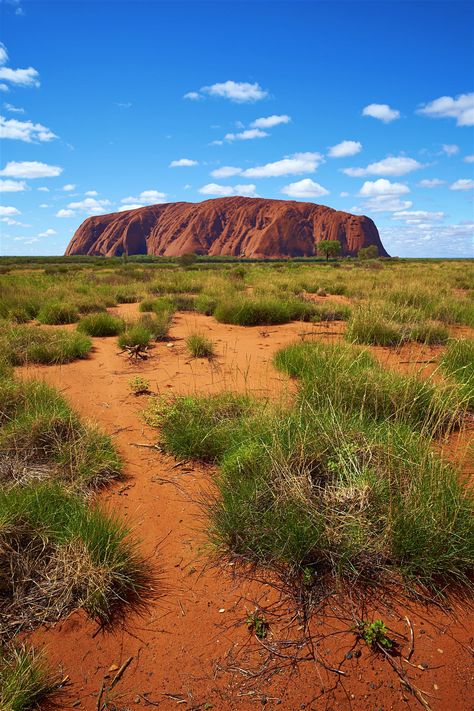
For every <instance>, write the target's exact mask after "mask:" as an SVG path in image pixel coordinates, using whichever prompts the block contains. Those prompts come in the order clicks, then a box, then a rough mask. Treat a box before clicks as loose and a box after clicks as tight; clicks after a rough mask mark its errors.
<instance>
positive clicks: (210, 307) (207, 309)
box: [195, 294, 218, 316]
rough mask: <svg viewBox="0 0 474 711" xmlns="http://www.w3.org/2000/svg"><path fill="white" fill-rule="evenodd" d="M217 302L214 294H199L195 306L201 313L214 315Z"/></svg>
mask: <svg viewBox="0 0 474 711" xmlns="http://www.w3.org/2000/svg"><path fill="white" fill-rule="evenodd" d="M217 304H218V300H217V299H216V298H215V297H214V296H211V295H209V294H199V296H198V297H197V299H196V303H195V307H196V311H199V313H201V314H205V316H212V315H213V313H214V311H215V309H216V306H217Z"/></svg>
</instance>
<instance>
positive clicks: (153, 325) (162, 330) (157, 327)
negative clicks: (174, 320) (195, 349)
mask: <svg viewBox="0 0 474 711" xmlns="http://www.w3.org/2000/svg"><path fill="white" fill-rule="evenodd" d="M171 313H172V312H170V311H164V310H163V311H156V312H155V315H154V316H151V315H149V314H145V315H144V316H142V317H141V318H140V319H139V321H138V322H137V326H141V327H143V328H146V329H147V330H148V331H149V332H150V338H152V339H153V340H155V341H166V339H167V338H168V332H169V329H170V326H171Z"/></svg>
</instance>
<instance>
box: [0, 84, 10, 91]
mask: <svg viewBox="0 0 474 711" xmlns="http://www.w3.org/2000/svg"><path fill="white" fill-rule="evenodd" d="M0 91H10V89H9V88H8V86H7V85H6V84H0Z"/></svg>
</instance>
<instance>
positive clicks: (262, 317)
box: [214, 297, 315, 326]
mask: <svg viewBox="0 0 474 711" xmlns="http://www.w3.org/2000/svg"><path fill="white" fill-rule="evenodd" d="M314 313H315V307H314V305H313V304H311V303H309V302H308V301H303V300H302V299H291V300H286V301H282V300H280V299H276V298H271V297H266V298H265V297H260V298H249V297H240V298H236V299H233V300H232V301H230V300H229V301H222V302H219V303H218V304H217V306H216V308H215V310H214V317H215V318H216V320H217V321H220V322H221V323H231V324H236V325H239V326H271V325H276V324H282V323H288V322H289V321H294V320H297V319H300V320H302V321H308V320H309V319H310V318H311V317H312V316H313V314H314Z"/></svg>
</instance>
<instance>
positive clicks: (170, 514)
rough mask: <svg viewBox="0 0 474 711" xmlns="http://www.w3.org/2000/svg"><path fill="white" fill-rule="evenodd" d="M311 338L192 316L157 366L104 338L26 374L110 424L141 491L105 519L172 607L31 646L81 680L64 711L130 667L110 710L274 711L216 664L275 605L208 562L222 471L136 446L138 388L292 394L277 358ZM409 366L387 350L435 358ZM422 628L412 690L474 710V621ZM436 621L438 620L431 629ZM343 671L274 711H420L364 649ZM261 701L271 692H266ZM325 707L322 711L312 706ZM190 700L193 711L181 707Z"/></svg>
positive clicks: (47, 637)
mask: <svg viewBox="0 0 474 711" xmlns="http://www.w3.org/2000/svg"><path fill="white" fill-rule="evenodd" d="M118 310H119V311H120V312H121V313H132V312H134V311H135V310H136V306H135V305H124V306H123V307H120V308H119V309H118ZM341 328H342V327H341V325H339V324H336V325H334V324H329V325H328V326H321V325H319V326H316V327H315V330H317V331H320V332H325V333H327V334H328V335H327V336H326V337H325V338H326V339H328V338H337V335H332V334H337V333H339V332H340V331H341ZM311 329H312V326H309V325H307V324H303V325H302V324H296V323H295V324H289V325H285V326H280V327H269V328H267V329H262V328H251V329H249V328H241V327H232V326H223V325H220V324H217V323H216V322H215V321H214V320H213V319H211V318H208V317H205V316H201V315H199V314H179V315H177V316H176V317H175V319H174V324H173V327H172V330H171V335H172V336H173V338H174V339H175V340H174V341H172V344H173V345H172V346H171V347H168V345H167V344H158V345H157V347H156V348H155V349H154V350H153V357H152V358H151V359H150V360H149V361H147V362H146V363H143V364H139V365H135V364H131V363H129V362H128V360H127V359H126V358H125V356H123V355H122V356H119V355H118V354H117V351H118V349H117V346H116V343H115V339H114V338H112V339H95V343H94V346H95V349H94V353H93V354H92V356H91V358H90V359H88V360H85V361H76V362H74V363H71V364H69V365H65V366H49V367H41V366H39V367H30V368H22V369H19V371H20V372H21V373H22V374H23V375H25V376H26V377H35V378H42V379H44V380H46V381H47V382H49V383H51V384H54V385H55V386H57V387H58V388H59V389H60V390H61V391H62V392H63V393H64V395H65V396H66V397H67V399H68V400H69V401H70V402H71V403H72V404H73V406H74V407H75V408H76V409H77V410H78V411H79V412H80V413H81V414H82V415H84V416H86V417H87V418H89V419H91V420H93V421H96V422H98V423H99V424H100V426H101V428H102V429H103V430H105V431H106V432H108V433H109V434H111V435H112V436H113V438H114V441H115V442H116V445H117V447H118V449H119V451H120V453H121V455H122V456H123V458H124V461H125V470H126V473H127V475H128V476H129V477H130V479H129V481H128V482H126V483H125V486H124V485H123V484H119V485H116V486H114V487H112V488H111V489H109V490H108V491H107V492H106V493H104V494H103V495H102V497H101V498H102V500H103V502H104V505H105V506H106V507H109V508H110V509H111V510H113V511H115V512H117V513H118V514H119V515H120V516H123V517H124V518H125V519H126V520H127V521H128V522H129V525H130V526H131V528H132V530H133V531H134V533H135V534H136V535H137V536H138V537H139V538H140V539H141V541H142V550H143V551H144V553H145V555H146V556H148V557H149V560H150V563H151V564H152V566H153V567H154V568H155V570H156V571H157V572H160V575H161V580H162V583H161V585H160V586H159V587H160V590H161V591H162V592H163V596H162V597H161V598H160V599H157V600H156V601H155V602H154V603H152V604H151V605H150V607H149V608H148V609H147V610H146V611H145V612H144V613H143V614H142V615H141V616H137V615H136V614H135V613H131V614H130V615H129V616H128V617H127V619H126V622H125V624H124V625H122V624H119V625H117V626H116V628H115V629H114V630H113V631H107V632H103V631H99V632H98V633H97V625H96V624H95V623H94V622H92V621H91V620H88V619H87V618H86V616H85V615H84V614H83V613H82V612H78V613H74V614H72V615H71V616H70V617H69V618H68V619H67V620H65V621H63V622H61V623H58V624H56V625H55V626H51V627H48V628H46V629H40V630H38V631H36V632H35V633H34V634H33V635H32V638H33V640H34V642H35V643H36V644H38V645H39V646H44V647H45V648H46V649H47V653H48V656H49V658H50V659H51V661H52V662H53V663H57V664H61V665H62V667H63V669H64V672H65V673H66V674H68V675H69V676H70V678H71V682H72V684H71V686H70V687H69V690H68V693H67V696H65V697H64V698H62V699H61V700H60V703H59V708H61V709H70V708H79V709H82V710H84V711H93V710H95V709H96V703H97V694H98V692H99V689H100V687H101V683H102V680H103V677H104V674H106V673H107V670H108V669H109V667H110V666H111V665H112V664H116V665H120V664H121V663H122V662H123V661H124V660H126V659H127V658H128V657H130V656H133V661H132V663H131V665H130V666H129V668H128V669H127V672H126V673H125V675H124V677H123V680H122V681H121V682H120V684H119V685H118V686H117V687H116V696H115V697H114V699H111V700H110V701H111V703H112V702H113V703H115V704H116V707H115V708H116V709H120V710H121V711H123V710H124V709H128V708H133V707H134V706H135V705H136V706H139V705H142V706H148V705H149V704H146V702H145V699H148V700H149V701H150V702H153V703H154V705H156V704H158V705H159V708H160V709H175V708H177V707H178V708H179V707H180V706H181V707H184V708H188V709H189V708H195V709H198V708H200V709H204V708H213V709H219V710H222V711H224V710H225V709H232V708H239V709H240V708H242V709H247V708H255V706H257V707H258V706H259V705H261V703H262V700H261V699H262V697H261V696H260V695H258V694H253V695H250V696H239V695H238V693H237V692H236V691H235V689H234V690H233V691H232V692H231V691H229V684H230V681H231V678H230V676H229V674H228V673H223V672H218V671H217V669H216V660H219V659H222V657H223V656H224V655H225V653H226V652H228V650H229V649H231V648H233V649H234V651H238V650H239V649H240V648H241V647H242V646H243V645H245V644H246V643H247V642H248V640H249V634H248V631H247V629H246V625H245V619H246V616H247V612H246V610H247V609H250V608H251V604H250V602H249V601H248V599H247V598H249V596H251V595H252V594H253V593H255V594H257V593H258V594H260V595H263V598H262V603H263V602H264V601H265V595H266V592H265V590H262V589H259V590H258V591H257V589H256V586H255V585H253V586H252V585H250V583H247V582H245V581H242V580H239V581H237V582H233V581H232V579H231V576H230V575H226V574H225V572H223V571H222V570H220V571H218V572H217V571H213V570H210V569H206V567H205V566H206V563H207V562H208V558H207V556H206V547H205V541H204V539H203V536H202V534H201V530H202V529H203V527H204V523H203V520H202V515H201V511H200V509H199V506H198V505H197V503H196V502H195V499H196V497H198V496H199V494H200V492H202V488H203V486H209V483H208V482H209V476H210V475H211V476H212V471H211V470H210V469H208V470H206V469H204V468H202V467H198V466H192V467H184V468H179V467H175V468H173V465H174V460H172V459H171V458H169V457H167V456H165V455H162V454H160V453H159V452H157V451H155V450H151V449H147V448H141V447H135V446H133V443H147V442H149V443H152V442H154V441H155V440H156V432H155V431H153V430H151V429H150V428H148V427H147V426H145V425H144V424H143V422H142V420H141V419H140V416H139V412H140V410H142V409H143V407H144V406H145V400H144V399H143V398H136V397H134V396H133V395H131V394H130V390H129V386H128V381H129V379H130V378H131V377H134V376H135V375H136V374H140V375H142V376H143V377H146V378H148V379H149V380H150V382H151V388H152V390H153V391H154V392H158V393H162V394H163V393H169V392H173V393H189V392H194V391H195V392H202V393H210V392H217V391H219V390H222V389H239V390H246V391H248V392H253V393H255V394H258V395H268V394H272V393H273V394H275V393H276V392H284V391H285V379H284V378H283V377H282V376H280V375H279V374H278V373H277V372H276V371H275V370H274V369H273V368H272V366H271V357H272V355H273V353H274V352H275V351H276V350H277V349H278V348H279V347H281V346H283V345H285V344H286V343H289V342H292V341H293V340H294V339H295V338H296V337H297V336H298V334H299V333H300V332H301V331H302V330H305V331H309V330H311ZM193 330H199V331H202V332H203V333H205V334H206V335H208V336H209V337H210V338H212V339H213V340H214V341H215V342H216V344H217V351H218V357H217V362H216V363H214V364H211V363H208V362H207V361H203V360H199V361H197V360H192V359H189V358H188V357H187V354H186V352H185V347H184V342H183V340H182V339H184V338H185V337H186V336H187V335H188V334H189V332H190V331H193ZM263 333H265V334H266V335H263ZM430 352H431V353H432V352H433V349H430ZM410 354H411V355H410V356H409V357H407V353H405V352H403V353H402V354H400V353H398V354H394V353H392V352H389V351H388V350H387V349H381V352H380V353H379V357H380V358H385V360H386V361H387V362H389V361H392V360H393V361H396V360H397V359H398V360H423V359H425V358H424V356H425V355H426V354H425V353H424V352H422V354H421V355H423V358H422V357H421V356H420V349H419V348H418V349H417V352H416V357H415V356H413V352H412V351H410ZM410 367H412V366H410ZM416 367H417V368H418V367H420V366H419V365H416ZM160 478H161V479H168V480H169V479H176V483H177V484H178V485H179V487H178V488H177V487H176V486H174V485H173V484H167V483H163V482H159V481H158V479H160ZM410 615H411V619H412V621H413V623H414V626H415V634H416V654H415V658H414V660H413V661H415V663H417V664H419V663H423V664H426V665H428V668H427V670H426V671H421V670H417V671H415V670H413V671H414V676H413V678H417V677H419V679H418V682H417V683H418V684H419V686H420V687H421V688H423V689H426V690H427V691H428V692H429V693H431V694H433V695H434V697H436V698H433V699H430V703H431V705H432V708H433V709H434V710H440V711H441V710H443V711H444V710H445V709H446V710H447V709H450V710H452V711H461V709H462V710H463V711H465V710H466V709H470V708H471V706H470V705H469V701H468V699H469V698H470V696H469V685H470V684H472V667H471V668H470V664H471V663H472V656H471V654H470V653H469V650H467V649H466V648H465V647H463V646H461V645H460V644H458V643H457V642H455V641H454V639H453V636H454V637H455V638H456V639H461V640H462V641H463V643H464V644H467V645H471V646H472V638H471V635H472V632H471V633H469V631H468V630H469V629H471V630H472V629H473V624H472V623H473V616H472V614H470V615H467V614H466V613H465V614H464V616H463V618H462V623H463V625H464V627H463V626H462V625H461V624H460V623H456V624H455V623H454V622H452V620H450V619H449V618H448V617H447V616H445V615H443V614H441V613H439V612H434V611H433V610H432V611H429V612H427V611H426V610H422V609H420V608H419V609H417V610H416V611H414V612H413V614H412V613H410ZM419 615H420V616H419ZM423 616H425V617H426V618H427V619H425V620H423V619H422V618H423ZM384 619H386V618H384ZM428 620H429V621H428ZM235 622H239V623H240V624H239V626H238V627H236V628H234V627H232V625H233V624H234V623H235ZM402 631H406V630H402ZM351 637H352V636H351V635H349V636H347V637H346V638H337V637H336V638H333V641H331V640H330V641H328V643H327V645H325V647H327V654H328V658H329V659H331V660H332V661H333V662H334V660H335V659H336V660H337V661H338V662H340V661H341V660H342V659H344V653H345V651H347V650H348V649H349V648H350V646H351V642H352V640H353V638H351ZM339 639H340V641H337V640H339ZM254 646H257V645H254ZM344 664H345V666H344V669H346V670H347V673H348V678H347V680H345V690H344V689H343V688H342V686H337V687H336V688H335V690H333V691H331V687H334V685H335V677H334V675H331V674H327V673H324V674H320V673H319V670H317V669H315V667H314V665H307V666H304V665H303V666H301V667H300V670H299V676H298V677H297V678H296V679H294V680H293V682H292V683H291V684H290V685H289V686H288V688H287V689H286V683H287V681H288V677H287V675H286V674H282V675H279V676H277V677H275V679H274V680H273V682H272V684H271V687H267V688H266V689H264V690H263V691H265V692H266V693H268V695H269V699H268V705H272V704H278V705H279V706H280V708H283V709H289V710H290V709H291V710H293V709H297V708H308V709H313V708H314V709H316V708H317V709H320V708H327V709H329V708H333V709H339V708H343V709H346V708H353V709H356V710H357V711H362V709H364V710H365V709H383V710H384V711H388V709H401V708H406V707H407V702H405V701H404V700H403V699H402V693H401V690H400V684H399V680H398V678H397V677H396V676H395V675H394V674H393V673H391V672H390V669H389V667H388V666H387V663H386V661H385V660H384V659H381V658H380V657H378V656H375V655H373V654H371V653H370V652H369V650H368V649H364V650H363V651H362V656H361V657H360V658H352V659H350V660H346V661H345V662H344ZM253 688H254V689H257V690H258V684H257V683H256V684H255V685H254V686H253ZM322 690H324V693H322ZM166 694H171V695H172V697H171V696H167V695H166ZM321 694H322V695H321ZM318 696H320V698H319V700H318V701H313V700H314V699H315V698H316V697H318ZM408 699H409V706H410V707H411V706H412V707H413V708H416V707H417V703H416V702H415V701H414V700H413V698H412V697H408ZM410 699H411V700H410ZM180 700H183V701H185V703H183V704H179V703H178V702H179V701H180ZM149 707H150V708H152V706H151V705H150V706H149ZM110 708H114V707H113V706H110Z"/></svg>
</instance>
